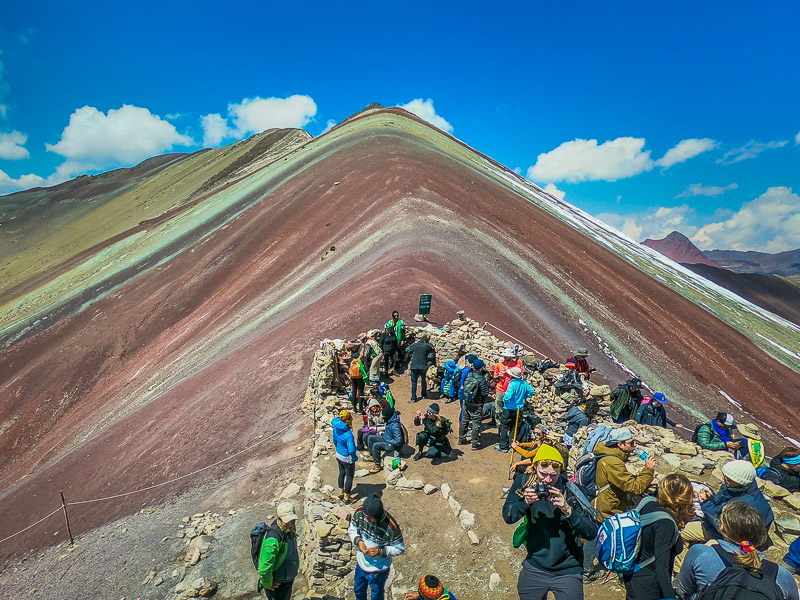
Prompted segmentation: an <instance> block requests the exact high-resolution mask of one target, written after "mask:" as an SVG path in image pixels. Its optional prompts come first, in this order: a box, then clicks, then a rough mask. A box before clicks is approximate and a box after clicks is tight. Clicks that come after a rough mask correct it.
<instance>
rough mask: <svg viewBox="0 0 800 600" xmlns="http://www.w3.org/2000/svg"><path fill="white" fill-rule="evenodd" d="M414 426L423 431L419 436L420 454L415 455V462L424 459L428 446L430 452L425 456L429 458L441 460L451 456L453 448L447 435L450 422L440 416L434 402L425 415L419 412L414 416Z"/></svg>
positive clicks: (417, 441) (418, 446)
mask: <svg viewBox="0 0 800 600" xmlns="http://www.w3.org/2000/svg"><path fill="white" fill-rule="evenodd" d="M414 425H416V426H417V427H419V426H420V425H422V427H423V429H422V431H420V432H419V433H418V434H417V439H416V443H417V449H418V452H417V453H416V454H415V455H414V460H420V459H421V458H422V457H423V453H422V451H423V450H424V449H425V446H428V452H427V453H426V454H424V456H427V457H428V458H439V457H440V456H441V455H442V454H448V455H449V454H450V452H451V451H452V448H451V447H450V441H449V440H448V439H447V434H448V433H450V421H448V420H447V419H445V418H444V417H442V416H441V415H439V405H438V404H437V403H436V402H434V403H432V404H431V405H430V406H429V407H428V410H427V412H426V413H425V414H424V415H423V414H422V413H421V412H419V411H418V412H417V414H416V415H415V416H414Z"/></svg>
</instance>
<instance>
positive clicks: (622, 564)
mask: <svg viewBox="0 0 800 600" xmlns="http://www.w3.org/2000/svg"><path fill="white" fill-rule="evenodd" d="M652 502H657V500H656V499H655V498H653V497H652V496H645V497H644V498H642V501H641V502H639V504H638V505H637V506H636V508H635V509H633V510H628V511H625V512H623V513H619V514H616V515H611V516H610V517H608V518H607V519H606V520H605V521H603V522H602V523H601V524H600V529H599V530H598V531H597V540H596V541H595V544H596V548H597V560H599V561H600V563H601V564H603V565H604V566H605V567H606V568H607V569H608V570H609V571H612V572H613V573H618V574H630V573H635V572H636V571H638V570H640V569H642V568H644V567H646V566H647V565H649V564H650V563H652V562H653V561H654V560H655V557H654V556H651V557H650V558H648V559H647V560H645V561H642V562H637V561H638V558H639V550H640V549H641V546H642V528H643V527H646V526H647V525H651V524H652V523H655V522H656V521H662V520H670V521H672V523H673V524H675V520H674V519H673V518H672V517H671V516H670V515H669V514H667V513H666V512H665V511H663V510H658V511H655V512H652V513H648V514H646V515H640V511H641V510H642V508H644V507H645V506H647V505H648V504H650V503H652ZM678 535H680V534H679V532H678V526H677V524H675V539H674V540H673V541H672V543H673V544H674V543H675V541H677V539H678Z"/></svg>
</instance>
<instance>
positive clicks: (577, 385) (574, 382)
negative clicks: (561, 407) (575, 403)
mask: <svg viewBox="0 0 800 600" xmlns="http://www.w3.org/2000/svg"><path fill="white" fill-rule="evenodd" d="M553 387H555V388H556V389H557V390H561V391H567V390H576V391H577V392H578V393H579V394H580V395H581V397H583V384H582V383H581V377H580V375H578V372H577V371H572V370H567V371H564V374H563V375H561V379H559V380H558V381H556V382H555V383H554V384H553Z"/></svg>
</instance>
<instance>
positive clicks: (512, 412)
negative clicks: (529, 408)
mask: <svg viewBox="0 0 800 600" xmlns="http://www.w3.org/2000/svg"><path fill="white" fill-rule="evenodd" d="M508 374H509V376H510V377H511V381H510V382H509V384H508V387H507V388H506V391H505V393H504V394H503V414H502V415H501V416H500V443H499V444H495V446H494V448H495V450H499V451H500V452H509V451H510V450H511V446H510V445H509V440H508V432H509V430H510V428H511V427H515V423H517V419H518V418H519V414H520V412H521V411H522V409H523V408H524V407H525V399H526V398H530V397H531V396H534V395H535V394H536V391H535V390H534V389H533V388H532V387H531V385H530V384H529V383H528V382H527V381H525V380H524V379H522V369H520V368H519V367H512V368H510V369H509V370H508ZM514 433H515V434H516V432H514Z"/></svg>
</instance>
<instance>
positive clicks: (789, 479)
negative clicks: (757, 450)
mask: <svg viewBox="0 0 800 600" xmlns="http://www.w3.org/2000/svg"><path fill="white" fill-rule="evenodd" d="M761 479H764V480H766V481H771V482H772V483H774V484H776V485H779V486H781V487H784V488H786V489H787V490H789V491H790V492H800V449H798V448H794V447H792V446H787V447H786V448H784V449H783V450H781V451H780V452H779V453H778V456H776V457H775V458H773V459H772V460H771V461H770V463H769V468H768V469H767V471H766V473H764V475H763V476H762V477H761Z"/></svg>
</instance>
